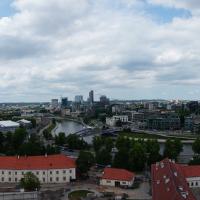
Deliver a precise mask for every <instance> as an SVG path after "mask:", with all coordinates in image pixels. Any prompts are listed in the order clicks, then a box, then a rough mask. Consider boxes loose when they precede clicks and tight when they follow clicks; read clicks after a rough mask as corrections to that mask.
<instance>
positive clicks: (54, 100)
mask: <svg viewBox="0 0 200 200" xmlns="http://www.w3.org/2000/svg"><path fill="white" fill-rule="evenodd" d="M58 106H59V104H58V99H52V100H51V108H52V109H56V108H58Z"/></svg>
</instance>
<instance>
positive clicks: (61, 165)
mask: <svg viewBox="0 0 200 200" xmlns="http://www.w3.org/2000/svg"><path fill="white" fill-rule="evenodd" d="M26 172H32V173H33V174H35V175H36V176H37V177H38V179H39V180H40V182H41V183H42V184H44V183H68V182H70V181H71V180H74V179H76V166H75V161H74V160H73V159H71V158H69V157H66V156H64V155H49V156H47V155H46V156H28V157H19V156H1V157H0V183H18V182H20V180H21V179H22V178H23V177H24V174H25V173H26Z"/></svg>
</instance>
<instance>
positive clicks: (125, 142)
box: [116, 136, 131, 151]
mask: <svg viewBox="0 0 200 200" xmlns="http://www.w3.org/2000/svg"><path fill="white" fill-rule="evenodd" d="M130 146H131V141H130V139H129V138H125V137H124V136H119V137H118V138H117V140H116V147H117V149H118V150H119V151H120V150H122V149H123V150H126V151H129V150H130Z"/></svg>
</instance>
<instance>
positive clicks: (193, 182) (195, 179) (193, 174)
mask: <svg viewBox="0 0 200 200" xmlns="http://www.w3.org/2000/svg"><path fill="white" fill-rule="evenodd" d="M182 170H183V174H184V176H185V178H186V181H187V183H188V185H189V187H190V188H200V165H193V166H192V165H190V166H182Z"/></svg>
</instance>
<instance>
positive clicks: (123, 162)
mask: <svg viewBox="0 0 200 200" xmlns="http://www.w3.org/2000/svg"><path fill="white" fill-rule="evenodd" d="M113 167H116V168H123V169H129V151H127V150H126V149H124V148H122V149H120V150H119V151H118V152H117V153H116V154H115V157H114V161H113Z"/></svg>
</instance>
